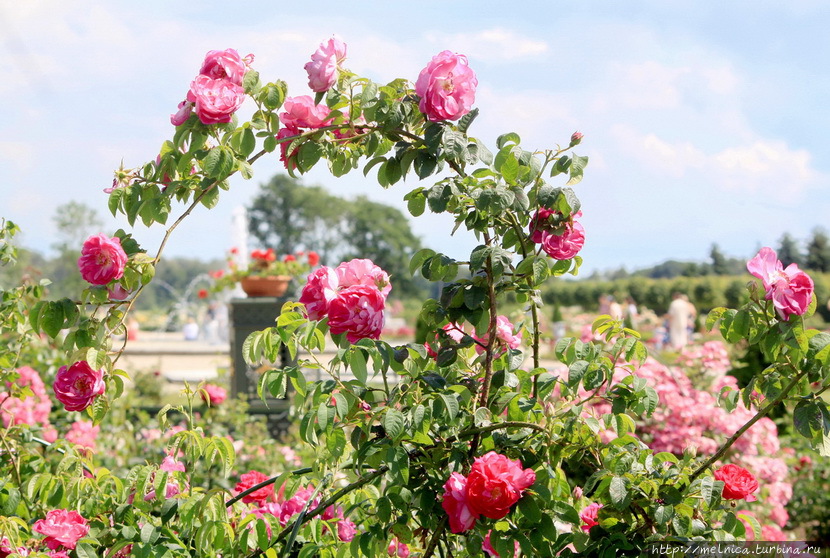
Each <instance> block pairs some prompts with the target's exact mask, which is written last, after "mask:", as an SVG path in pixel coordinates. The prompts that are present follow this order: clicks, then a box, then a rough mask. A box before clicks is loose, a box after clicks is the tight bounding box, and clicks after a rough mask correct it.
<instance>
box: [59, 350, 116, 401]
mask: <svg viewBox="0 0 830 558" xmlns="http://www.w3.org/2000/svg"><path fill="white" fill-rule="evenodd" d="M105 388H106V385H105V384H104V371H103V370H93V369H92V367H91V366H90V365H89V363H88V362H87V361H85V360H80V361H78V362H76V363H74V364H72V365H70V366H61V367H60V369H59V370H58V373H57V375H56V376H55V382H54V384H52V389H53V390H54V391H55V397H57V398H58V401H60V402H61V403H63V406H64V408H65V409H66V410H67V411H83V410H84V409H86V408H87V407H89V405H90V404H91V403H92V400H93V399H95V398H96V397H98V396H99V395H101V394H102V393H104V389H105Z"/></svg>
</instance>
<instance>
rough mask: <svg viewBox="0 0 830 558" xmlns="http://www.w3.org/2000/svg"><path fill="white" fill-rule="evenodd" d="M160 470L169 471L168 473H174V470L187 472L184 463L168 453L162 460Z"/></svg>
mask: <svg viewBox="0 0 830 558" xmlns="http://www.w3.org/2000/svg"><path fill="white" fill-rule="evenodd" d="M159 470H160V471H167V472H168V473H172V472H173V471H179V472H182V473H184V472H185V468H184V463H182V462H181V461H178V460H177V459H176V458H175V457H173V456H172V455H166V456H165V457H164V459H163V460H162V462H161V465H159Z"/></svg>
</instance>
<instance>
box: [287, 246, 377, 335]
mask: <svg viewBox="0 0 830 558" xmlns="http://www.w3.org/2000/svg"><path fill="white" fill-rule="evenodd" d="M390 290H392V284H391V283H390V282H389V275H388V274H387V273H386V272H385V271H383V270H382V269H381V268H379V267H378V266H376V265H375V264H374V263H373V262H372V260H368V259H354V260H351V261H348V262H344V263H341V264H340V265H339V266H337V268H335V269H332V268H330V267H326V266H323V267H321V268H320V269H318V270H316V271H314V272H313V273H312V274H311V275H309V276H308V280H307V282H306V284H305V286H304V287H303V292H302V294H301V295H300V302H302V303H303V304H304V305H305V308H306V313H307V315H308V317H309V318H310V319H312V320H322V319H323V318H328V323H329V330H330V331H331V332H332V333H333V334H335V335H337V334H341V333H345V334H346V338H347V339H348V340H349V342H350V343H356V342H358V341H359V340H361V339H366V338H369V339H378V338H379V337H380V333H381V330H382V329H383V322H384V315H383V313H384V310H385V309H386V296H387V295H388V294H389V291H390Z"/></svg>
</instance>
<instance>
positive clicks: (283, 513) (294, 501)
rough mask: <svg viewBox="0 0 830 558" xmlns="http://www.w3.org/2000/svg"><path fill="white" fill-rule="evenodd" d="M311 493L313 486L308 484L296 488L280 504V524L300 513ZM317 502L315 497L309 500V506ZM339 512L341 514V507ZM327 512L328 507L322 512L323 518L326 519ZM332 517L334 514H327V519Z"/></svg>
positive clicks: (317, 499) (312, 493)
mask: <svg viewBox="0 0 830 558" xmlns="http://www.w3.org/2000/svg"><path fill="white" fill-rule="evenodd" d="M283 488H285V485H283ZM283 488H281V489H280V494H282V490H283ZM313 495H314V487H313V486H311V485H310V484H309V485H308V486H307V487H305V488H301V489H299V490H297V492H295V493H294V495H293V496H292V497H291V498H289V499H288V500H286V501H285V502H284V503H283V504H282V509H281V510H280V525H286V524H287V523H288V521H289V520H290V519H291V518H292V517H293V516H294V515H296V514H298V513H300V512H301V511H302V510H303V508H305V505H306V503H307V502H308V501H309V500H310V499H311V497H312V496H313ZM318 503H319V498H315V499H314V501H312V502H311V504H310V507H312V508H313V507H314V506H316V505H317V504H318ZM332 509H333V508H332ZM340 512H341V515H342V512H343V510H342V508H341V510H340ZM327 513H329V510H328V509H327V510H326V511H325V512H323V515H324V519H326V517H325V516H326V514H327ZM333 517H334V515H333V514H331V515H328V517H327V519H332V518H333Z"/></svg>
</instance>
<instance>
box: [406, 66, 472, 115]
mask: <svg viewBox="0 0 830 558" xmlns="http://www.w3.org/2000/svg"><path fill="white" fill-rule="evenodd" d="M477 85H478V80H477V79H476V75H475V72H473V71H472V70H471V69H470V68H469V66H467V57H466V56H464V55H461V54H453V53H452V52H450V51H448V50H445V51H443V52H441V53H440V54H437V55H436V56H433V58H432V60H431V61H430V63H429V64H427V67H426V68H424V69H423V70H421V73H420V75H419V76H418V81H416V82H415V93H416V94H417V95H418V96H419V97H420V98H421V101H420V103H419V104H418V107H419V108H420V110H421V112H422V113H424V114H425V115H426V117H427V118H428V119H429V120H431V121H432V122H440V121H442V120H458V119H459V118H461V117H462V116H464V115H465V114H467V113H468V112H470V108H472V106H473V102H475V95H476V86H477Z"/></svg>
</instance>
